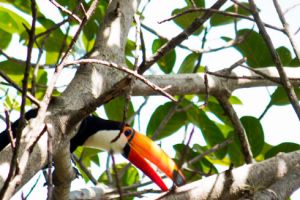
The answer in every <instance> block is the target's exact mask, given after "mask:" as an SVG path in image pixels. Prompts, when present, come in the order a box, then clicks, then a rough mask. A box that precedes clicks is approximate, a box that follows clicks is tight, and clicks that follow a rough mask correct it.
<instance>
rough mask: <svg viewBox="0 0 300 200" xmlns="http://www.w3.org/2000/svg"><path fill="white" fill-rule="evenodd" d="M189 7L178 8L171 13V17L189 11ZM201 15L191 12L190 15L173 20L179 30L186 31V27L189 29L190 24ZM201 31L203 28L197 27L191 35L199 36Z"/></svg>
mask: <svg viewBox="0 0 300 200" xmlns="http://www.w3.org/2000/svg"><path fill="white" fill-rule="evenodd" d="M189 9H190V7H189V6H187V7H184V8H178V9H175V10H173V11H172V15H177V14H180V13H182V12H184V11H186V10H189ZM201 15H202V14H201V13H199V12H191V13H187V14H184V15H182V16H179V17H176V18H175V19H174V22H175V24H177V25H178V26H179V27H180V28H182V29H186V28H187V27H189V26H190V25H191V23H192V22H193V21H194V20H195V19H196V18H197V17H200V16H201ZM202 30H203V27H202V26H201V27H199V28H198V29H197V30H196V31H195V32H194V33H193V35H199V34H200V33H201V32H202Z"/></svg>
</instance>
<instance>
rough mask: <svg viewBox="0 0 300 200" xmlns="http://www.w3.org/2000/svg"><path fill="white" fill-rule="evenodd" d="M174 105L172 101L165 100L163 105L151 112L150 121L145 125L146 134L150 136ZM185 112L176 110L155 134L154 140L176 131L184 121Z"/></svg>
mask: <svg viewBox="0 0 300 200" xmlns="http://www.w3.org/2000/svg"><path fill="white" fill-rule="evenodd" d="M174 106H175V104H174V103H172V102H167V103H165V104H164V105H160V106H159V107H158V108H157V109H156V110H155V111H154V112H153V114H152V116H151V118H150V121H149V123H148V126H147V136H148V137H152V136H153V134H154V132H155V130H157V129H158V127H159V126H160V124H161V122H162V121H163V120H164V118H165V116H166V115H168V113H169V112H170V110H171V109H172V108H173V107H174ZM186 119H187V117H186V114H185V113H184V112H176V113H175V114H174V115H173V116H172V117H171V119H170V120H169V121H168V123H167V124H166V125H165V126H164V127H163V129H161V131H160V132H159V134H158V135H157V136H156V138H155V139H156V140H159V139H162V138H165V137H167V136H169V135H171V134H173V133H174V132H176V131H177V130H178V129H179V128H181V127H182V126H183V125H185V123H186Z"/></svg>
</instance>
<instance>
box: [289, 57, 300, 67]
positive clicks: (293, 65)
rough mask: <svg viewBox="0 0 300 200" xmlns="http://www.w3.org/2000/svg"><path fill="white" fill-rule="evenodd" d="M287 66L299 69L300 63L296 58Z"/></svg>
mask: <svg viewBox="0 0 300 200" xmlns="http://www.w3.org/2000/svg"><path fill="white" fill-rule="evenodd" d="M289 66H291V67H300V62H299V59H298V58H297V57H295V58H293V59H292V60H291V62H290V63H289Z"/></svg>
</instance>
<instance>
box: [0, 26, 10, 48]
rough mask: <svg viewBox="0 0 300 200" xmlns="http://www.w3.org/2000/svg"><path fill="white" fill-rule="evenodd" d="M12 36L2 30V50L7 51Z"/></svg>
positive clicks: (0, 32) (0, 40) (0, 37)
mask: <svg viewBox="0 0 300 200" xmlns="http://www.w3.org/2000/svg"><path fill="white" fill-rule="evenodd" d="M11 38H12V35H11V34H10V33H8V32H6V31H3V30H2V29H0V49H6V48H7V47H8V45H9V43H10V41H11Z"/></svg>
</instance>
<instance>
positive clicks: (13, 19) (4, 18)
mask: <svg viewBox="0 0 300 200" xmlns="http://www.w3.org/2000/svg"><path fill="white" fill-rule="evenodd" d="M0 19H1V20H0V29H2V30H3V31H6V32H8V33H11V34H13V33H19V34H20V33H22V32H23V31H24V30H25V28H24V26H23V24H24V25H25V26H26V27H30V25H29V23H28V22H27V21H26V20H25V19H24V18H23V17H21V16H20V15H18V14H16V13H15V12H13V11H11V10H9V9H7V8H4V7H0Z"/></svg>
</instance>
